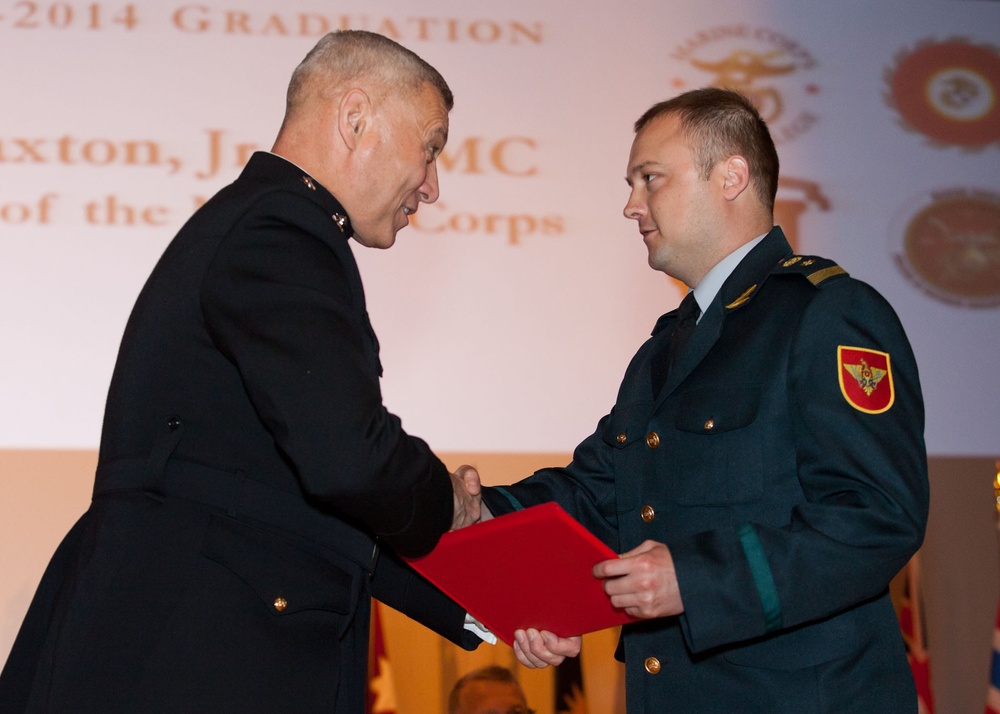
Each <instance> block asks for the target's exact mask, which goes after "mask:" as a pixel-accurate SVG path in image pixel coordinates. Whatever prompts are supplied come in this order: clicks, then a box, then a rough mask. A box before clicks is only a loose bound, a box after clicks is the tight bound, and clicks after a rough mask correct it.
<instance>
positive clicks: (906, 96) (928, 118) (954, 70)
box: [889, 39, 1000, 148]
mask: <svg viewBox="0 0 1000 714" xmlns="http://www.w3.org/2000/svg"><path fill="white" fill-rule="evenodd" d="M889 84H890V87H891V97H892V102H893V104H895V106H896V108H897V109H898V111H899V113H900V115H901V116H902V118H903V120H904V121H905V122H906V123H907V124H908V125H909V126H910V127H912V128H913V129H915V130H916V131H919V132H921V133H922V134H925V135H927V136H928V137H930V138H931V139H933V140H935V141H939V142H942V143H945V144H954V145H958V146H963V147H967V148H978V147H982V146H985V145H987V144H990V143H992V142H995V141H1000V53H998V52H997V50H996V49H994V48H992V47H987V46H977V45H971V44H969V43H968V42H966V41H964V40H961V39H952V40H948V41H946V42H940V43H931V42H925V43H922V44H921V45H920V46H918V47H917V49H915V50H913V51H912V52H910V53H908V54H904V55H902V56H901V58H900V59H899V61H898V63H897V65H896V68H895V70H894V71H893V72H892V74H891V78H890V81H889Z"/></svg>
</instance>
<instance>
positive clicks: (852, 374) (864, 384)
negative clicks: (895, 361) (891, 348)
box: [837, 345, 896, 414]
mask: <svg viewBox="0 0 1000 714" xmlns="http://www.w3.org/2000/svg"><path fill="white" fill-rule="evenodd" d="M837 374H838V377H839V378H840V391H841V392H842V393H843V395H844V399H846V400H847V403H848V404H850V405H851V406H852V407H854V408H855V409H857V410H858V411H862V412H865V413H867V414H881V413H882V412H885V411H888V410H889V408H890V407H891V406H892V403H893V402H894V401H896V392H895V390H894V389H893V386H892V366H891V364H890V362H889V353H888V352H879V351H878V350H869V349H865V348H864V347H845V346H844V345H838V346H837Z"/></svg>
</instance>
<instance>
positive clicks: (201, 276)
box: [0, 153, 475, 714]
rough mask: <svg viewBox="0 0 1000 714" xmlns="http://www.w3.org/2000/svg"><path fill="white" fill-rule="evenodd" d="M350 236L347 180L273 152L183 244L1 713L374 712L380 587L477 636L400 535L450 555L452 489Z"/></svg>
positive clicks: (218, 201)
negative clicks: (373, 322)
mask: <svg viewBox="0 0 1000 714" xmlns="http://www.w3.org/2000/svg"><path fill="white" fill-rule="evenodd" d="M350 235H351V226H350V221H349V219H348V217H347V216H346V212H345V211H344V209H343V207H342V206H340V204H339V203H338V202H337V201H336V199H335V198H334V197H333V196H332V195H331V194H330V193H328V192H327V191H326V190H325V189H324V188H323V187H322V186H320V185H319V184H318V183H316V182H315V181H314V180H313V179H312V178H311V177H309V176H306V175H305V174H304V173H303V172H302V171H300V170H299V169H297V168H296V167H295V166H294V165H292V164H290V163H289V162H287V161H285V160H284V159H281V158H279V157H276V156H274V155H271V154H265V153H258V154H255V155H254V156H253V157H252V158H251V160H250V162H249V164H248V165H247V167H246V168H245V170H244V171H243V173H242V174H241V176H240V177H239V178H238V180H237V181H236V182H235V183H233V184H232V185H230V186H229V187H227V188H226V189H224V190H223V191H221V192H220V193H219V194H218V195H217V196H216V197H214V198H213V199H212V200H211V201H209V202H208V203H207V204H206V205H205V206H204V207H202V209H201V210H199V211H198V212H197V213H196V214H195V216H194V217H193V218H192V219H191V220H190V221H189V222H188V224H187V225H186V226H185V227H184V228H183V229H182V230H181V231H180V233H179V234H178V236H177V237H176V238H175V239H174V241H173V242H172V243H171V244H170V246H169V247H168V248H167V250H166V252H165V253H164V255H163V257H162V258H161V260H160V261H159V263H158V265H157V267H156V269H155V270H154V271H153V273H152V275H151V277H150V278H149V280H148V282H147V284H146V286H145V287H144V289H143V291H142V293H141V295H140V297H139V299H138V301H137V303H136V306H135V308H134V310H133V313H132V315H131V318H130V319H129V322H128V326H127V328H126V331H125V335H124V338H123V341H122V345H121V350H120V353H119V357H118V362H117V365H116V368H115V372H114V377H113V379H112V384H111V389H110V392H109V396H108V402H107V410H106V414H105V420H104V428H103V433H102V440H101V449H100V460H99V465H98V471H97V476H96V481H95V489H94V499H93V503H92V505H91V507H90V509H89V510H88V512H87V513H86V514H85V515H84V516H83V517H82V518H81V519H80V521H79V522H78V523H77V524H76V526H75V527H74V528H73V530H72V531H71V532H70V533H69V535H68V536H67V537H66V539H65V540H64V542H63V543H62V545H61V546H60V548H59V550H58V551H57V553H56V555H55V556H54V558H53V560H52V562H51V564H50V566H49V568H48V570H47V572H46V574H45V576H44V578H43V581H42V583H41V585H40V587H39V590H38V593H37V594H36V597H35V600H34V601H33V603H32V605H31V608H30V611H29V612H28V615H27V617H26V619H25V622H24V624H23V626H22V629H21V632H20V633H19V636H18V639H17V641H16V643H15V645H14V648H13V651H12V652H11V655H10V658H9V659H8V662H7V664H6V667H5V669H4V672H3V675H2V677H0V711H2V712H23V711H26V712H73V713H74V714H79V713H81V712H130V713H131V712H143V713H144V714H145V713H148V712H205V713H208V712H212V713H213V714H214V713H217V712H243V713H245V712H275V711H286V712H344V713H353V712H356V713H358V714H360V713H361V712H363V711H364V701H365V672H366V664H367V657H366V651H367V645H368V623H369V612H370V596H372V595H374V596H375V597H377V598H379V599H381V600H383V601H384V602H386V603H387V604H389V605H391V606H393V607H395V608H397V609H399V610H401V611H403V612H405V613H407V614H409V615H411V616H412V617H414V618H416V619H418V620H420V621H421V622H423V623H425V624H427V625H428V626H430V627H433V628H435V629H436V630H438V631H439V632H441V633H442V634H444V635H446V636H447V637H449V638H450V639H452V640H453V641H455V642H458V643H463V642H464V643H466V644H467V645H468V646H469V647H470V648H471V647H472V646H473V645H474V643H475V638H474V636H472V635H471V634H468V633H464V632H463V629H462V627H463V621H464V611H463V610H461V609H460V608H459V607H458V606H457V605H455V604H454V603H452V602H451V601H449V600H447V599H446V598H444V596H443V595H441V594H440V593H439V592H437V591H436V590H434V589H433V588H431V587H430V586H429V585H428V584H427V583H426V581H424V580H422V579H421V578H419V577H418V576H417V575H416V574H414V573H413V572H412V571H411V570H409V569H408V568H407V567H406V566H404V565H402V563H401V562H400V561H399V560H398V559H396V557H395V556H393V555H392V554H390V553H389V552H387V551H386V550H382V549H381V548H380V547H377V542H378V545H381V544H383V543H384V544H388V545H389V546H392V547H393V548H394V549H395V550H396V551H398V552H399V553H401V554H403V555H420V554H423V553H426V552H428V551H429V550H430V549H431V548H432V547H433V546H434V545H435V543H436V542H437V539H438V537H439V536H440V535H441V534H442V533H443V532H445V531H446V530H447V529H448V528H449V527H450V524H451V515H452V495H451V485H450V480H449V476H448V472H447V470H446V468H445V467H444V465H443V464H442V463H441V462H440V461H439V460H438V459H437V458H436V457H435V456H434V455H433V454H432V453H431V452H430V450H429V449H428V448H427V445H426V444H425V443H424V442H422V441H420V440H419V439H416V438H414V437H411V436H408V435H407V434H406V433H405V432H404V431H403V430H402V428H401V425H400V422H399V419H397V418H396V417H395V416H393V415H392V414H390V413H389V412H387V411H386V409H385V408H384V407H383V405H382V400H381V393H380V388H379V377H380V374H381V367H380V364H379V358H378V343H377V341H376V339H375V335H374V333H373V332H372V329H371V327H370V325H369V322H368V316H367V312H366V309H365V302H364V293H363V290H362V285H361V280H360V276H359V274H358V270H357V265H356V263H355V261H354V257H353V254H352V252H351V249H350V247H349V245H348V238H349V236H350Z"/></svg>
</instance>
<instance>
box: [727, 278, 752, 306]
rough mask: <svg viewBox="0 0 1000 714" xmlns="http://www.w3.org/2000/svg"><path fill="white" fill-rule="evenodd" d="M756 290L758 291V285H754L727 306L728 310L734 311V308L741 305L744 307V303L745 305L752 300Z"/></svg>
mask: <svg viewBox="0 0 1000 714" xmlns="http://www.w3.org/2000/svg"><path fill="white" fill-rule="evenodd" d="M756 289H757V283H754V284H753V285H751V286H750V287H749V288H747V289H746V291H745V292H744V293H743V294H742V295H740V296H739V297H738V298H736V299H735V300H733V301H732V302H731V303H729V304H728V305H726V309H727V310H732V309H734V308H737V307H739V306H740V305H742V304H743V303H745V302H746V301H747V300H749V299H750V296H751V295H753V291H754V290H756Z"/></svg>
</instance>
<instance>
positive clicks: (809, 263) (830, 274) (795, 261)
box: [773, 255, 850, 287]
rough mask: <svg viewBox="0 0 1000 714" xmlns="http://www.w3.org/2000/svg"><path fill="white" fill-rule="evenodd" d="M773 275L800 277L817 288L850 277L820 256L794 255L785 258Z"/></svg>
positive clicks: (833, 263) (830, 261) (832, 262)
mask: <svg viewBox="0 0 1000 714" xmlns="http://www.w3.org/2000/svg"><path fill="white" fill-rule="evenodd" d="M773 274H774V275H788V276H799V277H802V278H804V279H806V280H808V281H809V282H810V283H812V284H813V285H814V286H816V287H821V286H826V285H830V284H836V283H838V282H840V281H842V280H846V279H848V278H849V277H850V276H849V275H848V273H847V271H846V270H844V269H843V268H841V267H840V266H839V265H837V263H836V262H834V261H832V260H830V259H829V258H822V257H820V256H818V255H793V256H791V257H790V258H785V259H784V260H782V261H781V262H780V263H778V265H777V267H776V268H775V269H774V271H773Z"/></svg>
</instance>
